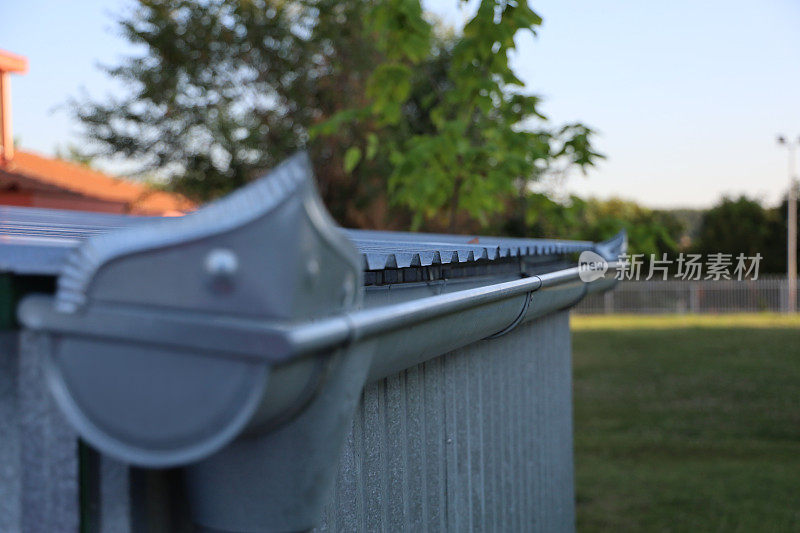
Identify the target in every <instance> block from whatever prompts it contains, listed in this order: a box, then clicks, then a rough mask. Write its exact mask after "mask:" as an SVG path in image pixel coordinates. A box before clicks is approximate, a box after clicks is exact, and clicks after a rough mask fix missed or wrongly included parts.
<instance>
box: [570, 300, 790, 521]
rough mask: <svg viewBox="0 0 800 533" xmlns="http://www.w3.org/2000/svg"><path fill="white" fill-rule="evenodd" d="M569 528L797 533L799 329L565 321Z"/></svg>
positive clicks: (767, 321)
mask: <svg viewBox="0 0 800 533" xmlns="http://www.w3.org/2000/svg"><path fill="white" fill-rule="evenodd" d="M572 326H573V331H574V335H573V343H574V366H575V453H576V457H575V461H576V475H577V502H578V503H577V508H578V531H579V532H584V531H720V532H730V531H759V532H771V531H800V318H797V317H790V318H787V317H782V316H780V315H737V316H730V315H729V316H717V317H715V316H700V317H691V316H690V317H672V316H667V317H647V316H645V317H631V316H623V317H614V316H611V317H579V316H578V317H573V319H572Z"/></svg>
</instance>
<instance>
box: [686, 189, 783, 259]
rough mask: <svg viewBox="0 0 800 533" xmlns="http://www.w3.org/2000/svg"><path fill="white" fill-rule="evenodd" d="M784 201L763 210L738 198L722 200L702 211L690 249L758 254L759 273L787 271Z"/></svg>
mask: <svg viewBox="0 0 800 533" xmlns="http://www.w3.org/2000/svg"><path fill="white" fill-rule="evenodd" d="M786 204H787V202H786V200H784V201H783V202H782V203H781V204H780V205H779V206H777V207H772V208H770V207H764V206H763V205H761V203H760V202H758V201H757V200H753V199H750V198H747V197H745V196H740V197H739V198H727V197H726V198H723V199H722V200H721V201H720V202H719V203H718V204H717V205H715V206H714V207H712V208H711V209H709V210H707V211H705V212H704V213H703V216H702V220H701V223H700V229H699V234H698V237H697V241H696V243H695V244H694V246H693V249H694V250H695V251H696V252H698V253H704V254H707V253H715V252H722V253H729V254H734V256H735V255H736V254H739V253H744V254H745V255H748V256H753V255H755V254H756V253H760V254H761V255H762V257H763V259H762V260H761V265H760V269H761V272H769V273H785V272H786V242H787V235H786V228H787V205H786Z"/></svg>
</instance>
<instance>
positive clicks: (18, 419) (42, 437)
mask: <svg viewBox="0 0 800 533" xmlns="http://www.w3.org/2000/svg"><path fill="white" fill-rule="evenodd" d="M17 336H18V334H17V332H5V333H3V334H2V337H0V415H2V416H0V531H3V532H6V531H8V532H12V533H13V532H18V531H19V532H28V531H31V532H39V531H47V532H54V533H59V532H65V533H66V532H70V533H73V532H75V531H77V529H78V524H79V519H80V507H79V496H78V493H79V485H78V453H77V449H78V438H77V435H76V433H75V432H74V431H73V430H72V429H71V428H70V427H69V425H68V424H67V422H66V421H65V420H64V419H63V417H62V416H61V413H60V411H59V410H58V408H57V407H56V405H55V401H54V400H53V398H52V397H51V396H50V394H49V391H48V390H47V385H46V383H45V381H46V380H45V376H44V374H43V367H42V364H41V362H42V359H43V358H44V357H45V355H46V353H47V352H48V349H47V348H46V346H45V345H44V343H46V342H47V339H46V338H45V337H44V336H42V335H37V334H34V333H23V334H21V335H19V346H18V348H19V350H17V338H16V337H17Z"/></svg>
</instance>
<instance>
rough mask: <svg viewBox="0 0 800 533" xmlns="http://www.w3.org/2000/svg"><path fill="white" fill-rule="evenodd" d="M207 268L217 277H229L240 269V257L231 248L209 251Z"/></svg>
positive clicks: (207, 270) (206, 262)
mask: <svg viewBox="0 0 800 533" xmlns="http://www.w3.org/2000/svg"><path fill="white" fill-rule="evenodd" d="M205 268H206V272H208V273H209V274H210V275H212V276H214V277H215V278H220V277H222V278H229V277H231V276H233V275H234V274H236V271H237V270H239V258H238V257H237V256H236V254H235V253H234V252H232V251H231V250H228V249H226V248H217V249H214V250H211V251H210V252H208V255H207V256H206V261H205Z"/></svg>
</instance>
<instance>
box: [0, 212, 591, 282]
mask: <svg viewBox="0 0 800 533" xmlns="http://www.w3.org/2000/svg"><path fill="white" fill-rule="evenodd" d="M189 216H191V215H189ZM148 220H151V219H150V218H148V217H138V216H129V215H111V214H103V213H87V212H80V211H62V210H55V209H37V208H27V207H8V206H6V207H0V272H14V273H19V274H46V275H54V274H57V273H58V272H59V270H60V268H61V265H62V263H63V261H64V258H65V256H66V255H67V253H68V252H69V251H70V250H71V249H72V248H74V247H76V246H77V245H78V244H80V242H81V241H83V240H84V239H87V238H89V237H91V236H92V235H97V234H101V233H107V232H109V231H111V230H114V229H117V228H122V227H126V226H130V225H133V224H141V223H143V222H147V221H148ZM343 231H344V232H345V234H346V235H347V236H348V237H349V238H350V239H351V240H352V241H353V242H354V243H355V244H356V246H357V247H358V249H359V250H360V251H361V253H362V254H363V257H364V268H365V270H384V269H393V268H406V267H416V266H431V265H437V264H451V263H469V262H475V261H478V260H481V259H483V260H488V261H495V260H498V259H502V258H507V257H520V256H549V255H561V254H565V253H572V252H581V251H583V250H589V249H592V248H593V247H594V244H593V243H591V242H588V241H561V240H550V239H511V238H499V237H482V236H477V237H476V236H471V235H442V234H432V233H403V232H386V231H369V230H343Z"/></svg>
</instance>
